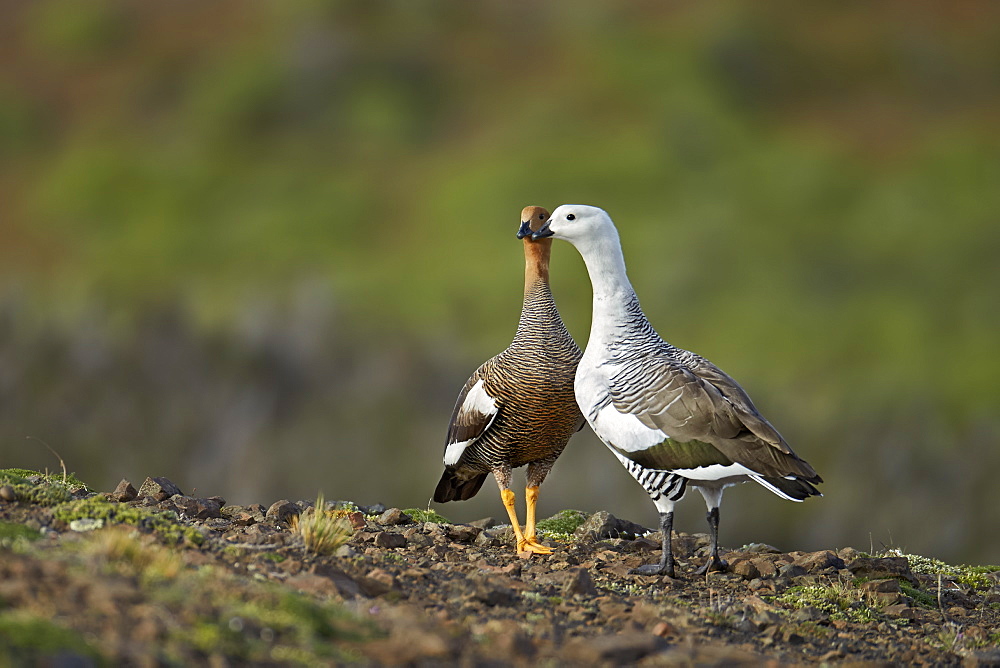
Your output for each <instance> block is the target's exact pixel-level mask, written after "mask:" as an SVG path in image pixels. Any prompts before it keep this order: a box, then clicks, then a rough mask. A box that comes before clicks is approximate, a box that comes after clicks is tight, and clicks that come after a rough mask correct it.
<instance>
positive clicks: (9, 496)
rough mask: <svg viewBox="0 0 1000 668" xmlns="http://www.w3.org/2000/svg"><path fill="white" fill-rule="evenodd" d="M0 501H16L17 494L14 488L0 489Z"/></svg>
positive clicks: (8, 486)
mask: <svg viewBox="0 0 1000 668" xmlns="http://www.w3.org/2000/svg"><path fill="white" fill-rule="evenodd" d="M0 499H3V500H4V501H8V502H10V501H17V494H16V493H15V492H14V488H13V487H11V486H10V485H4V486H3V487H0Z"/></svg>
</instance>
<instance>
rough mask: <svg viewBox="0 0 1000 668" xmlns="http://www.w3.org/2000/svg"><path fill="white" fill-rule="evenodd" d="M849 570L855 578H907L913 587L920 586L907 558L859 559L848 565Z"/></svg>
mask: <svg viewBox="0 0 1000 668" xmlns="http://www.w3.org/2000/svg"><path fill="white" fill-rule="evenodd" d="M847 568H848V570H850V571H851V573H852V574H854V576H855V577H867V578H874V579H880V578H905V579H906V580H907V581H908V582H910V583H911V584H913V585H917V584H918V580H917V578H916V577H914V575H913V572H912V571H911V570H910V561H909V560H908V559H907V558H906V557H882V558H878V557H858V558H857V559H854V560H853V561H851V562H850V563H849V564H847Z"/></svg>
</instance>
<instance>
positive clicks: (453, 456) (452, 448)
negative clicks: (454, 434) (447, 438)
mask: <svg viewBox="0 0 1000 668" xmlns="http://www.w3.org/2000/svg"><path fill="white" fill-rule="evenodd" d="M475 440H476V439H474V438H473V439H470V440H468V441H459V442H458V443H449V444H448V447H447V449H446V450H445V451H444V465H445V466H454V465H455V464H457V463H458V460H459V459H461V458H462V453H463V452H465V449H466V448H467V447H469V444H470V443H472V442H473V441H475Z"/></svg>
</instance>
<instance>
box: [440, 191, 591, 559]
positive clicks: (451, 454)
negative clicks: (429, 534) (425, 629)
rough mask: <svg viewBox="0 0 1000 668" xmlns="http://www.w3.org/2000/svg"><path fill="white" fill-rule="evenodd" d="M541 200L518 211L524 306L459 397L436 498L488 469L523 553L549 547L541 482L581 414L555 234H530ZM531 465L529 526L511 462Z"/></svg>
mask: <svg viewBox="0 0 1000 668" xmlns="http://www.w3.org/2000/svg"><path fill="white" fill-rule="evenodd" d="M548 217H549V212H548V211H546V210H545V209H543V208H542V207H540V206H529V207H525V208H524V210H523V211H521V226H520V228H519V229H518V232H517V237H518V238H519V239H523V240H524V305H523V307H522V310H521V320H520V323H519V324H518V326H517V333H516V334H515V335H514V340H513V342H511V344H510V346H509V347H508V348H507V350H505V351H503V352H502V353H500V354H499V355H497V356H496V357H493V358H492V359H490V360H487V361H486V362H485V363H484V364H483V365H482V366H481V367H479V368H478V369H476V372H475V373H473V374H472V377H471V378H469V380H468V382H466V383H465V387H463V388H462V392H461V394H459V395H458V401H457V402H455V411H454V412H453V413H452V416H451V424H449V425H448V437H447V440H446V443H445V450H444V465H445V469H444V473H443V474H442V476H441V480H440V482H438V484H437V489H435V490H434V500H435V501H437V502H438V503H443V502H445V501H464V500H465V499H470V498H472V497H473V496H475V495H476V492H478V491H479V488H480V487H482V485H483V481H484V480H485V479H486V476H487V475H488V474H489V473H492V474H493V476H494V477H495V478H496V481H497V485H499V487H500V498H501V499H502V500H503V504H504V506H505V507H506V508H507V514H508V515H509V516H510V523H511V526H512V527H513V529H514V534H515V535H516V536H517V551H518V552H534V553H538V554H550V553H551V552H552V550H550V549H549V548H547V547H545V546H544V545H542V544H540V543H539V542H538V539H537V537H536V535H535V506H536V504H537V501H538V487H539V485H541V484H542V481H544V480H545V476H546V475H548V473H549V471H550V470H551V469H552V465H553V463H555V461H556V458H557V457H559V455H560V454H561V453H562V451H563V448H565V447H566V443H567V442H568V441H569V438H570V436H572V435H573V433H574V432H576V431H578V430H579V429H581V428H582V427H583V415H582V414H581V413H580V409H579V408H578V407H577V404H576V399H575V398H574V395H573V378H574V375H575V373H576V365H577V363H578V362H579V361H580V357H581V353H580V348H579V347H578V346H577V345H576V343H575V342H574V341H573V337H571V336H570V335H569V332H568V331H566V327H565V326H564V325H563V322H562V319H561V318H560V317H559V311H557V310H556V305H555V302H554V301H553V299H552V292H551V290H550V289H549V255H550V253H551V249H552V240H551V239H541V240H539V241H532V239H531V235H532V233H533V232H537V231H538V230H539V229H540V228H541V227H542V225H543V224H544V223H545V221H546V220H548ZM525 464H527V466H528V473H527V489H525V500H526V504H527V516H526V519H525V525H524V531H523V533H522V531H521V527H520V526H519V524H518V521H517V513H516V512H515V510H514V492H513V491H511V489H510V479H511V469H514V468H517V467H519V466H524V465H525Z"/></svg>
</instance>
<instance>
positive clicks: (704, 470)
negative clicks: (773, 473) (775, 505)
mask: <svg viewBox="0 0 1000 668" xmlns="http://www.w3.org/2000/svg"><path fill="white" fill-rule="evenodd" d="M671 471H673V472H674V473H676V474H677V475H682V476H684V477H685V478H688V479H690V480H722V479H723V478H732V477H733V476H741V475H746V476H750V475H757V474H756V473H755V472H754V471H751V470H750V469H748V468H747V467H745V466H743V464H727V465H723V464H711V465H710V466H699V467H697V468H693V469H671Z"/></svg>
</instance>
